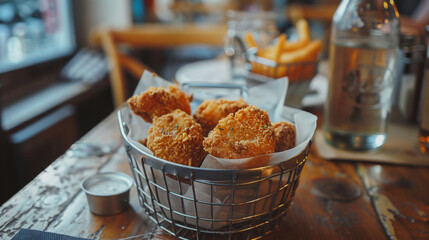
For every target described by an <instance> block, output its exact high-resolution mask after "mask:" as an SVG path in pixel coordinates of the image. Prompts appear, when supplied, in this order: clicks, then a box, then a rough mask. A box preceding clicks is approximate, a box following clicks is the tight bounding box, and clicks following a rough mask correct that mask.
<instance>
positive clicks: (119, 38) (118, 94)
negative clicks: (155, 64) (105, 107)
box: [91, 24, 227, 107]
mask: <svg viewBox="0 0 429 240" xmlns="http://www.w3.org/2000/svg"><path fill="white" fill-rule="evenodd" d="M226 31H227V26H226V25H210V26H207V25H195V24H187V25H163V24H144V25H141V26H134V27H132V28H129V29H123V30H122V29H121V30H113V29H110V30H109V29H105V30H103V29H99V30H95V31H94V33H93V34H92V39H91V41H92V43H94V44H95V45H98V46H101V47H102V48H103V49H104V51H105V53H106V55H107V57H108V59H109V61H110V65H111V66H110V67H111V69H110V81H111V86H112V94H113V99H114V103H115V105H116V106H117V107H118V106H119V105H121V104H122V103H123V102H124V101H125V100H126V99H127V93H126V92H127V91H126V90H127V82H126V81H125V78H124V74H123V71H124V70H127V71H128V72H129V73H131V74H132V75H134V76H136V77H137V78H140V76H141V75H142V73H143V71H144V70H145V69H147V67H146V66H145V65H143V64H142V63H140V62H139V61H138V60H136V59H135V58H132V57H130V56H128V55H126V54H125V53H123V52H121V51H120V46H121V45H127V46H130V47H140V48H158V49H162V48H171V47H179V46H185V45H193V44H203V45H208V46H222V45H223V43H224V37H225V35H226Z"/></svg>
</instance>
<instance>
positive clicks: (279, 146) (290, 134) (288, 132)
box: [273, 122, 296, 152]
mask: <svg viewBox="0 0 429 240" xmlns="http://www.w3.org/2000/svg"><path fill="white" fill-rule="evenodd" d="M273 127H274V135H275V137H276V152H281V151H285V150H288V149H291V148H293V147H295V141H296V130H295V125H293V124H292V123H288V122H278V123H273Z"/></svg>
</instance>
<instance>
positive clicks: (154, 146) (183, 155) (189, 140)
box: [146, 109, 207, 167]
mask: <svg viewBox="0 0 429 240" xmlns="http://www.w3.org/2000/svg"><path fill="white" fill-rule="evenodd" d="M202 142H203V134H202V130H201V126H200V124H198V123H197V122H196V121H195V120H194V119H193V118H192V117H191V116H190V115H188V114H187V113H186V112H184V111H182V110H180V109H176V110H174V111H173V112H171V113H168V114H165V115H163V116H161V117H157V118H155V119H154V121H153V123H152V126H151V127H150V129H149V132H148V137H147V143H146V144H147V147H148V148H149V149H150V150H151V151H152V152H153V154H154V155H155V156H156V157H159V158H162V159H165V160H168V161H171V162H175V163H179V164H184V165H188V166H194V167H199V166H200V165H201V162H202V161H203V159H204V157H205V155H206V154H207V153H206V152H205V151H204V149H203V146H202Z"/></svg>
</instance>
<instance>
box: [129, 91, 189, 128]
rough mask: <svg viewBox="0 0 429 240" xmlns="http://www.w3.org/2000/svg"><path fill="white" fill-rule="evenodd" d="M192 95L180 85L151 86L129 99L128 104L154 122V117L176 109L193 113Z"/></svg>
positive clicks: (146, 119)
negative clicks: (182, 89) (181, 88)
mask: <svg viewBox="0 0 429 240" xmlns="http://www.w3.org/2000/svg"><path fill="white" fill-rule="evenodd" d="M192 98H193V97H192V95H188V94H186V93H185V92H183V91H181V90H180V89H179V87H178V86H176V85H170V86H168V89H166V88H164V87H163V86H162V87H159V88H157V87H151V88H149V89H148V90H146V91H145V92H143V93H142V94H140V95H136V96H133V97H131V98H130V99H128V106H129V107H130V109H131V110H132V111H133V112H134V114H136V115H139V116H140V117H141V118H143V119H144V120H145V121H146V122H152V120H153V118H154V117H160V116H162V115H164V114H167V113H170V112H172V111H173V110H175V109H181V110H183V111H185V112H186V113H188V114H191V105H190V102H192Z"/></svg>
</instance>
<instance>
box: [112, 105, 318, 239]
mask: <svg viewBox="0 0 429 240" xmlns="http://www.w3.org/2000/svg"><path fill="white" fill-rule="evenodd" d="M122 115H123V114H122V113H121V110H120V111H118V118H119V122H120V128H121V135H122V137H123V139H124V146H125V149H126V152H127V156H128V161H129V164H130V168H131V172H132V174H133V177H134V180H135V183H136V188H137V193H138V198H139V202H140V205H141V206H142V207H143V208H144V209H145V211H146V212H147V213H148V215H149V218H150V219H151V220H152V221H153V222H155V223H156V224H157V225H158V226H159V227H160V228H161V229H163V230H165V231H166V232H168V233H169V234H171V235H173V236H175V237H177V238H179V239H228V240H230V239H259V238H262V237H263V236H265V235H267V234H269V233H271V232H272V231H273V230H274V229H275V228H276V227H277V226H278V224H279V223H280V221H281V219H282V217H283V216H285V215H286V214H287V212H288V210H289V207H290V205H291V203H292V200H293V197H294V194H295V191H296V188H297V186H298V183H299V177H300V174H301V172H302V169H303V167H304V164H305V162H306V160H307V156H308V154H309V151H310V147H311V146H310V145H311V144H309V145H308V146H307V147H306V148H305V149H304V150H303V151H302V152H301V153H300V154H298V155H297V156H295V157H293V158H292V159H289V160H287V161H285V162H283V163H281V164H278V165H274V166H268V167H262V168H254V169H246V170H216V169H202V168H195V167H189V166H185V165H179V164H175V163H171V162H167V161H165V160H162V159H158V158H156V157H154V156H151V155H148V154H146V153H144V152H142V151H141V150H140V149H138V148H137V146H136V145H135V144H134V143H133V142H131V141H129V139H128V137H127V133H128V131H129V129H128V126H127V123H126V121H123V120H122V118H123V116H122ZM125 115H126V114H125ZM128 115H130V113H128ZM129 117H131V116H129ZM125 118H126V117H125Z"/></svg>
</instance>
